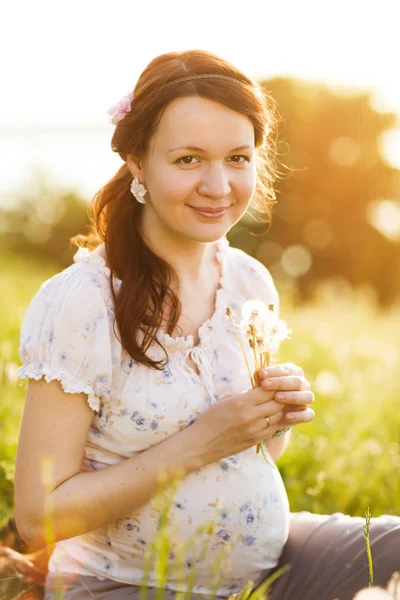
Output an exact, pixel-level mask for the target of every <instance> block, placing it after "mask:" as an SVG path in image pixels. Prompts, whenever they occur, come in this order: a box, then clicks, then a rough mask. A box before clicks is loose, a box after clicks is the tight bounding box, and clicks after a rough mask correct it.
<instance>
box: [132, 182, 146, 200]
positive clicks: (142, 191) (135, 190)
mask: <svg viewBox="0 0 400 600" xmlns="http://www.w3.org/2000/svg"><path fill="white" fill-rule="evenodd" d="M131 192H132V194H133V195H134V196H135V198H136V200H137V201H138V202H140V204H146V200H145V199H144V198H143V196H145V195H146V194H147V190H146V188H145V187H144V185H142V184H141V183H139V178H138V177H135V178H134V180H133V181H132V185H131Z"/></svg>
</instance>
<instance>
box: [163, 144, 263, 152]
mask: <svg viewBox="0 0 400 600" xmlns="http://www.w3.org/2000/svg"><path fill="white" fill-rule="evenodd" d="M176 150H194V151H195V152H207V150H204V148H199V147H198V146H179V147H178V148H171V150H168V152H175V151H176ZM239 150H254V148H253V146H249V145H246V146H237V147H236V148H232V150H229V152H237V151H239Z"/></svg>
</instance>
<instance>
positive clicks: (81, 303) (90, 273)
mask: <svg viewBox="0 0 400 600" xmlns="http://www.w3.org/2000/svg"><path fill="white" fill-rule="evenodd" d="M84 250H85V249H83V248H81V249H80V250H78V252H77V253H76V254H75V256H74V263H73V264H72V265H70V266H69V267H67V268H66V269H64V270H63V271H61V272H59V273H57V274H56V275H53V277H51V278H50V279H47V280H46V281H44V282H43V283H42V285H41V286H40V288H39V290H38V292H37V293H36V294H35V296H34V297H33V298H32V300H31V302H30V304H29V306H28V309H27V312H26V315H25V319H24V322H23V325H22V328H23V329H24V328H26V327H28V326H29V327H31V326H32V327H34V326H35V322H36V323H39V322H40V321H41V320H42V319H45V318H46V320H47V321H48V320H49V319H51V320H52V321H53V322H54V324H55V325H58V326H60V325H64V326H67V325H71V324H72V323H76V322H79V321H84V322H87V321H90V318H91V316H92V317H93V318H95V319H97V320H99V319H103V318H106V317H107V316H108V317H112V316H113V303H112V296H111V291H110V286H109V278H108V277H107V273H106V272H105V270H104V267H105V263H104V261H103V260H102V259H101V258H100V257H98V258H99V259H100V260H96V255H93V253H89V252H82V251H84ZM107 271H109V269H107Z"/></svg>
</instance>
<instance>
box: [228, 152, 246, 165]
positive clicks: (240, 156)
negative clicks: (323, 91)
mask: <svg viewBox="0 0 400 600" xmlns="http://www.w3.org/2000/svg"><path fill="white" fill-rule="evenodd" d="M234 158H244V160H245V161H246V162H250V160H251V158H250V157H249V156H246V155H245V154H235V155H234V156H231V159H234ZM233 162H235V163H238V164H240V162H242V163H243V161H240V162H239V161H238V160H234V161H233Z"/></svg>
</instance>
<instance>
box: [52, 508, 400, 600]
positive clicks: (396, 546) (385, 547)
mask: <svg viewBox="0 0 400 600" xmlns="http://www.w3.org/2000/svg"><path fill="white" fill-rule="evenodd" d="M364 526H365V520H364V518H362V517H350V516H348V515H344V514H342V513H335V514H333V515H318V514H313V513H309V512H299V513H295V514H294V515H292V519H291V525H290V532H289V538H288V541H287V543H286V545H285V547H284V550H283V553H282V555H281V557H280V560H279V563H278V565H277V567H276V568H275V569H272V570H271V569H270V570H269V571H268V572H266V573H265V574H263V576H262V577H261V578H260V580H259V581H257V582H255V585H254V589H256V588H257V587H259V585H261V583H262V582H263V581H265V579H266V578H267V577H269V576H270V575H271V574H272V573H274V572H276V571H277V570H278V569H280V568H281V567H283V566H284V565H287V564H289V565H290V568H289V569H288V570H287V571H286V572H285V573H283V575H281V576H280V577H279V578H278V579H277V580H276V581H275V583H273V584H272V588H271V590H270V592H269V600H352V599H353V597H354V595H355V594H356V593H357V592H358V591H359V590H360V589H362V588H364V587H367V586H368V581H369V575H368V558H367V552H366V545H365V540H364V536H363V533H362V528H363V527H364ZM370 545H371V552H372V559H373V566H374V585H379V586H382V587H386V585H387V583H388V582H389V579H390V577H391V575H392V574H393V573H394V572H395V571H400V517H394V516H389V515H382V516H380V517H377V518H373V519H371V526H370ZM60 590H62V591H61V592H60ZM62 593H63V595H62ZM155 593H156V589H155V588H149V589H148V590H147V600H153V599H154V598H155ZM60 594H61V595H60ZM139 597H140V587H139V586H136V585H128V584H126V583H119V582H117V581H112V580H110V579H107V580H105V581H101V580H99V579H97V578H96V577H87V576H81V575H67V574H65V575H63V577H62V578H61V581H59V583H58V584H57V583H56V580H55V579H54V577H53V576H52V574H51V573H49V574H48V576H47V579H46V584H45V595H44V600H58V599H60V600H61V598H63V600H89V599H91V600H105V599H112V600H139ZM174 597H175V592H174V591H170V590H165V591H164V596H163V598H164V600H172V598H174ZM204 598H207V596H204V595H202V594H191V599H192V600H202V599H204Z"/></svg>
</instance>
